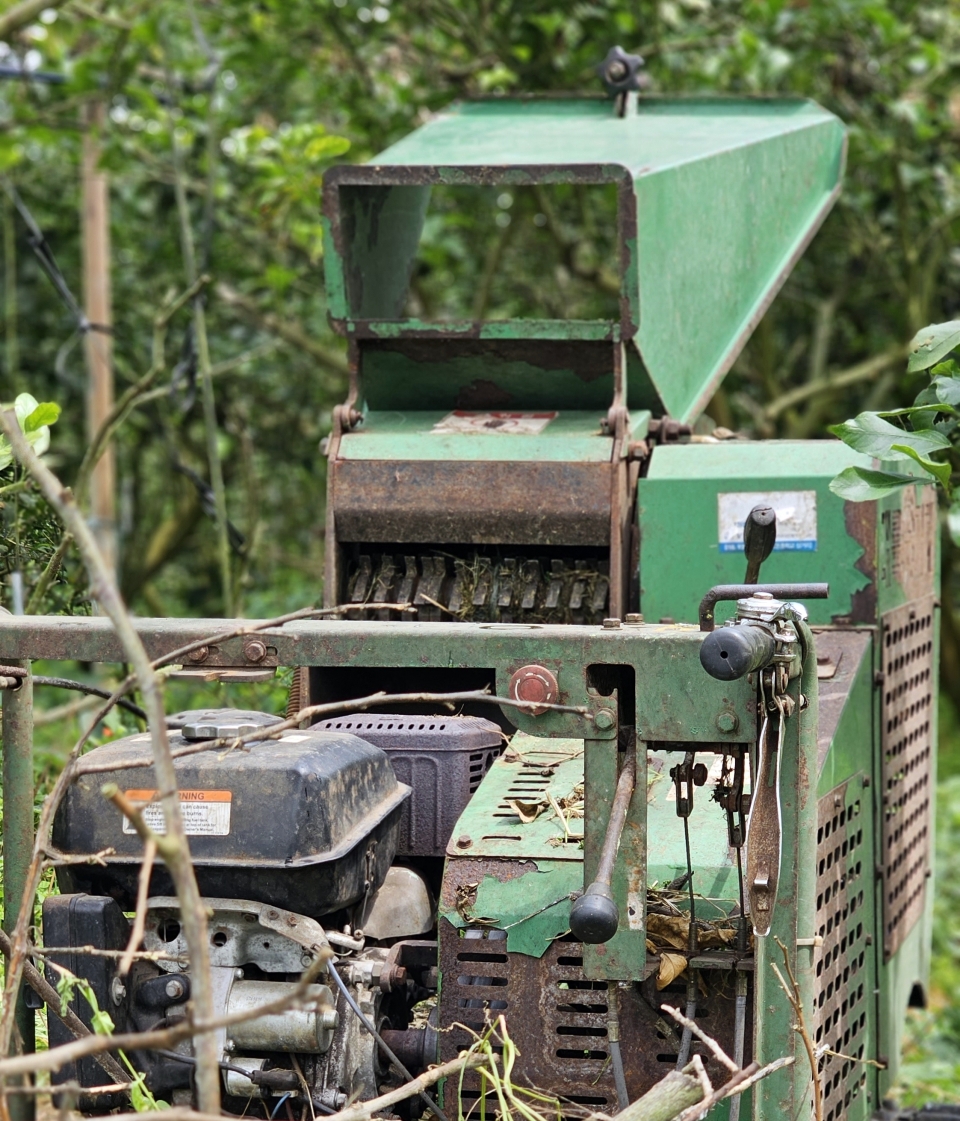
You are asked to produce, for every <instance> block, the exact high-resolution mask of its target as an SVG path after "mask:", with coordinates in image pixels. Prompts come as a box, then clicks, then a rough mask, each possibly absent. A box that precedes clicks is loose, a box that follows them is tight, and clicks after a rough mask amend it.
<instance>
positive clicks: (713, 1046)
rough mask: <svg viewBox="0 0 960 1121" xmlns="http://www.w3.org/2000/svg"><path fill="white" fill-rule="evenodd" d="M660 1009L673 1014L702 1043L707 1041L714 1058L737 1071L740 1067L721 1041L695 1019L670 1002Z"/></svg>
mask: <svg viewBox="0 0 960 1121" xmlns="http://www.w3.org/2000/svg"><path fill="white" fill-rule="evenodd" d="M660 1010H661V1011H662V1012H666V1013H667V1015H668V1016H672V1017H673V1018H674V1019H675V1020H676V1021H677V1023H678V1024H680V1025H681V1026H682V1027H685V1028H687V1029H688V1030H689V1031H691V1032H693V1034H694V1035H695V1036H696V1037H697V1039H699V1040H700V1041H701V1043H705V1044H706V1045H707V1047H709V1048H710V1050H711V1051H712V1052H713V1056H714V1058H715V1059H716V1060H717V1061H718V1062H719V1063H722V1065H723V1066H725V1067H726V1068H727V1070H729V1071H730V1073H731V1074H736V1073H737V1071H738V1070H739V1069H740V1068H739V1067H738V1066H737V1064H736V1063H735V1062H734V1061H733V1059H731V1058H730V1056H729V1055H728V1054H727V1053H726V1051H724V1049H723V1048H722V1047H721V1046H720V1044H719V1043H717V1041H716V1040H715V1039H712V1038H711V1037H710V1036H709V1035H707V1033H706V1032H705V1031H704V1030H703V1029H702V1028H700V1027H699V1026H698V1025H697V1024H695V1023H694V1022H693V1020H691V1019H689V1018H688V1017H686V1016H684V1014H683V1013H682V1012H680V1011H679V1010H678V1009H676V1008H671V1007H670V1005H669V1004H661V1005H660Z"/></svg>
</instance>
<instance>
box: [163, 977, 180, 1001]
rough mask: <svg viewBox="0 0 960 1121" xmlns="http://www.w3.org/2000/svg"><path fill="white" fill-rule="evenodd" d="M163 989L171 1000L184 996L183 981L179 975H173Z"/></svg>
mask: <svg viewBox="0 0 960 1121" xmlns="http://www.w3.org/2000/svg"><path fill="white" fill-rule="evenodd" d="M163 991H164V992H165V993H166V994H167V996H168V997H170V999H171V1000H179V999H180V997H182V996H183V982H182V981H181V980H180V979H179V978H177V977H171V978H170V980H169V981H168V982H167V983H166V985H164V988H163Z"/></svg>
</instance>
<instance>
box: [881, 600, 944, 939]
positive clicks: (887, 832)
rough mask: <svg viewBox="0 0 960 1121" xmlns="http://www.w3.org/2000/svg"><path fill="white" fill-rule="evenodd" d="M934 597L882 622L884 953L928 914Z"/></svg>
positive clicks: (912, 605)
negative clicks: (926, 893) (926, 889)
mask: <svg viewBox="0 0 960 1121" xmlns="http://www.w3.org/2000/svg"><path fill="white" fill-rule="evenodd" d="M933 620H934V606H933V598H932V597H928V598H926V599H923V600H917V601H916V602H914V603H912V604H907V605H906V606H905V607H900V608H898V609H897V610H896V611H890V612H888V613H887V614H886V615H884V616H883V618H882V642H883V646H882V651H883V674H884V678H883V717H882V719H883V730H882V744H883V954H884V960H885V961H886V960H889V959H890V957H891V956H892V955H893V954H894V953H896V951H897V949H898V948H899V947H900V945H901V944H902V943H903V940H904V938H905V937H906V936H907V934H908V933H909V931H910V929H911V928H912V927H913V925H914V924H915V923H916V921H917V919H918V918H919V917H920V915H921V914H922V913H923V905H924V894H925V887H926V881H927V876H928V874H929V865H930V859H929V857H930V843H931V836H930V812H931V797H932V790H931V787H930V766H931V761H932V753H933V734H932V721H933Z"/></svg>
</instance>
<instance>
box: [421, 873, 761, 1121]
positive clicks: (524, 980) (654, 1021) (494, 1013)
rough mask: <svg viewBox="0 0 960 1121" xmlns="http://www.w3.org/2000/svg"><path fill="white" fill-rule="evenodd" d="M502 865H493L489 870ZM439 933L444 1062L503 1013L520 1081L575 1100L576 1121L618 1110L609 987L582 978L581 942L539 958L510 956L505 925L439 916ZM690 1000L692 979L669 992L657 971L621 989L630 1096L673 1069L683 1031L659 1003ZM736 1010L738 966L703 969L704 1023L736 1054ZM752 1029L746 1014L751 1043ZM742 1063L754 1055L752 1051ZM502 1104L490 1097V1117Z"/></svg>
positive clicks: (469, 1084)
mask: <svg viewBox="0 0 960 1121" xmlns="http://www.w3.org/2000/svg"><path fill="white" fill-rule="evenodd" d="M451 863H454V862H451ZM494 864H495V862H490V867H493V865H494ZM439 934H440V968H441V975H442V982H441V987H440V1026H441V1029H443V1030H441V1032H440V1057H441V1059H442V1060H444V1061H445V1060H447V1059H453V1058H455V1057H456V1056H457V1054H458V1053H459V1052H460V1051H461V1050H462V1049H464V1048H465V1047H468V1046H469V1045H470V1043H471V1042H472V1041H473V1039H474V1035H473V1034H472V1033H474V1032H476V1033H483V1032H484V1031H486V1030H487V1025H488V1024H490V1023H493V1022H495V1021H496V1019H497V1017H498V1016H499V1015H500V1014H502V1015H503V1016H504V1018H505V1020H506V1024H507V1030H508V1031H509V1033H510V1037H511V1039H512V1040H513V1042H514V1043H515V1044H516V1046H517V1050H518V1052H519V1054H518V1056H517V1061H516V1066H515V1068H514V1072H513V1080H514V1082H515V1084H516V1085H518V1086H531V1087H537V1088H539V1089H542V1090H545V1091H547V1092H548V1093H552V1094H556V1095H558V1096H559V1097H561V1098H562V1099H564V1100H565V1102H569V1103H572V1105H571V1107H570V1108H569V1109H565V1110H564V1117H568V1118H570V1119H571V1121H572V1119H574V1118H582V1117H583V1116H584V1114H585V1113H589V1112H590V1111H591V1110H596V1111H599V1112H602V1113H607V1114H612V1113H615V1112H616V1103H617V1098H616V1090H615V1087H614V1081H613V1071H612V1069H611V1066H610V1045H609V1041H608V1022H607V1020H608V1007H609V1005H608V1000H609V995H608V993H609V990H608V985H607V982H605V981H589V980H587V978H586V977H585V976H584V973H583V947H582V946H581V945H580V943H579V942H576V941H575V940H573V939H572V938H569V937H568V938H564V939H558V940H557V941H555V942H554V943H553V944H552V945H551V946H550V947H549V948H548V949H547V952H546V953H545V954H544V955H543V957H541V958H534V957H530V956H528V955H526V954H518V953H508V952H507V950H506V942H505V937H506V935H505V932H504V931H502V930H496V929H491V928H489V927H487V928H482V929H481V928H474V929H468V930H464V931H461V930H457V929H455V928H454V927H453V926H452V925H451V924H450V923H449V922H447V921H446V920H445V919H441V920H440V924H439ZM751 981H752V978H751ZM751 988H752V985H751ZM685 999H686V978H685V977H684V978H680V979H678V980H677V981H675V982H674V984H673V985H671V986H669V987H668V988H666V989H664V990H663V991H661V992H658V991H657V989H656V987H655V981H654V977H653V976H652V975H651V976H650V977H648V978H647V979H646V980H644V981H643V982H642V983H641V984H639V985H637V984H634V983H631V984H628V985H622V986H620V987H619V1004H620V1041H621V1044H620V1045H621V1048H622V1051H623V1060H624V1067H625V1073H626V1079H627V1088H628V1091H629V1093H630V1098H631V1101H633V1100H636V1099H637V1098H639V1097H640V1096H641V1095H642V1094H644V1093H646V1091H647V1090H649V1089H650V1087H651V1086H652V1085H653V1084H654V1083H655V1082H658V1081H659V1080H660V1079H661V1078H663V1076H664V1075H665V1074H666V1073H667V1072H668V1071H670V1070H672V1069H673V1068H674V1067H675V1065H676V1062H677V1049H678V1045H679V1036H680V1033H679V1029H677V1030H675V1025H674V1024H673V1021H672V1020H670V1018H669V1017H668V1016H667V1015H666V1014H665V1013H662V1012H661V1011H660V1006H661V1004H671V1005H673V1006H674V1007H677V1006H681V1007H682V1006H683V1003H684V1001H685ZM751 1007H752V997H748V1009H749V1008H751ZM734 1014H735V979H734V974H733V972H732V971H731V970H727V969H725V970H722V971H718V970H704V971H702V972H701V973H700V977H699V983H698V1006H697V1023H698V1024H699V1025H700V1026H701V1027H702V1028H703V1029H704V1030H705V1031H706V1032H707V1034H709V1035H711V1036H712V1037H713V1038H714V1039H716V1040H718V1041H719V1042H720V1044H721V1046H722V1047H724V1048H725V1049H726V1050H727V1051H728V1052H731V1051H732V1049H733V1039H734ZM752 1032H753V1028H752V1015H751V1014H750V1013H749V1012H748V1017H747V1024H746V1037H747V1040H748V1041H749V1040H750V1039H751V1038H752ZM748 1046H749V1045H748ZM693 1050H694V1052H696V1053H698V1054H700V1055H701V1057H702V1058H703V1061H704V1065H705V1066H706V1069H707V1071H708V1073H709V1075H710V1077H711V1079H712V1080H713V1082H714V1084H715V1085H719V1084H720V1083H721V1082H722V1081H723V1080H724V1077H725V1074H724V1070H723V1068H721V1067H720V1066H719V1064H717V1062H716V1059H715V1058H714V1057H713V1056H712V1055H711V1054H710V1052H709V1051H707V1050H706V1048H705V1047H704V1046H703V1045H702V1044H701V1043H699V1042H697V1041H695V1042H694V1044H693ZM744 1061H745V1062H749V1061H750V1055H749V1054H748V1055H747V1056H746V1057H745V1060H744ZM463 1086H464V1091H463V1098H464V1101H470V1100H471V1099H476V1098H479V1097H480V1094H481V1087H480V1082H479V1079H478V1077H477V1076H476V1074H475V1073H473V1072H467V1073H466V1074H465V1075H464V1082H463ZM495 1104H496V1103H495V1102H489V1101H488V1109H491V1116H492V1107H495ZM474 1116H476V1112H475V1114H474Z"/></svg>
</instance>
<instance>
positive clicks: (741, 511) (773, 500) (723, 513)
mask: <svg viewBox="0 0 960 1121" xmlns="http://www.w3.org/2000/svg"><path fill="white" fill-rule="evenodd" d="M760 505H762V506H772V507H773V508H774V510H775V511H776V514H777V543H776V545H774V547H773V551H774V552H775V553H815V552H816V551H817V492H816V491H815V490H774V491H730V492H728V493H727V494H718V495H717V535H718V538H719V545H720V552H721V553H742V552H743V524H744V522H745V521H746V520H747V515H748V514H749V513H750V511H751V510H752V509H753V508H754V506H760Z"/></svg>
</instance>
